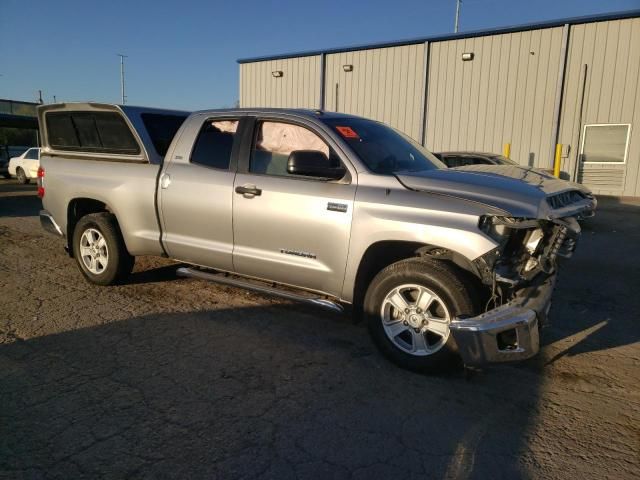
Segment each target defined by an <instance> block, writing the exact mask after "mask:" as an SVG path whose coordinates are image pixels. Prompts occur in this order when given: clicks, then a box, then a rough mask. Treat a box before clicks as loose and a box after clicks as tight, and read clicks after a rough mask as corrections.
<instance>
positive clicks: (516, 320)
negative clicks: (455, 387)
mask: <svg viewBox="0 0 640 480" xmlns="http://www.w3.org/2000/svg"><path fill="white" fill-rule="evenodd" d="M555 280H556V279H555V275H554V276H552V277H549V278H548V279H546V280H545V281H544V282H543V283H541V284H540V285H537V286H532V287H527V288H523V289H522V290H520V291H519V292H518V293H517V295H516V296H515V298H514V299H513V300H511V301H510V302H509V303H507V304H505V305H502V306H500V307H497V308H494V309H493V310H489V311H488V312H486V313H483V314H481V315H478V316H476V317H473V318H464V319H459V318H456V319H455V320H453V321H452V322H451V331H452V333H453V338H454V339H455V341H456V343H457V345H458V351H459V353H460V356H461V357H462V360H463V361H464V363H465V364H467V365H483V364H487V363H498V362H513V361H517V360H524V359H527V358H530V357H532V356H534V355H535V354H536V353H538V350H539V349H540V337H539V332H538V327H539V325H540V324H542V323H544V322H545V321H546V318H547V314H548V313H549V308H550V307H551V295H552V293H553V288H554V286H555Z"/></svg>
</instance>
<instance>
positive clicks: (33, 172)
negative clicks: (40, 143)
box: [9, 148, 40, 184]
mask: <svg viewBox="0 0 640 480" xmlns="http://www.w3.org/2000/svg"><path fill="white" fill-rule="evenodd" d="M39 166H40V149H39V148H30V149H28V150H27V151H26V152H24V153H23V154H22V155H19V156H17V157H13V158H12V159H11V160H9V175H11V176H14V177H16V178H17V179H18V182H20V183H22V184H27V183H29V182H30V181H31V179H35V178H37V177H38V167H39Z"/></svg>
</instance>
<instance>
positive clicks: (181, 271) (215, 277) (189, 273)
mask: <svg viewBox="0 0 640 480" xmlns="http://www.w3.org/2000/svg"><path fill="white" fill-rule="evenodd" d="M176 275H178V276H179V277H188V278H197V279H198V280H207V281H209V282H215V283H221V284H223V285H230V286H232V287H240V288H246V289H248V290H253V291H254V292H259V293H264V294H266V295H273V296H275V297H281V298H286V299H287V300H293V301H295V302H301V303H306V304H307V305H312V306H314V307H320V308H324V309H325V310H330V311H332V312H335V313H343V312H344V308H343V307H342V305H340V304H339V303H336V302H332V301H331V300H327V299H326V298H320V297H305V296H303V295H298V294H296V293H293V292H287V291H284V290H279V289H277V288H273V287H267V286H266V285H257V284H255V283H251V282H249V281H246V280H239V279H235V278H231V277H227V276H223V275H222V274H214V273H208V272H203V271H201V270H195V269H193V268H188V267H180V268H178V270H176Z"/></svg>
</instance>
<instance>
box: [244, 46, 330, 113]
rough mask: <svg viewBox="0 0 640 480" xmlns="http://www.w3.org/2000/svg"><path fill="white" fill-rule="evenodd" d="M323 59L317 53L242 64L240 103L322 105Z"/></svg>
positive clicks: (254, 104)
mask: <svg viewBox="0 0 640 480" xmlns="http://www.w3.org/2000/svg"><path fill="white" fill-rule="evenodd" d="M320 61H321V56H320V55H313V56H308V57H298V58H286V59H279V60H265V61H263V62H255V63H245V64H242V65H240V106H241V107H246V106H250V107H278V108H319V106H320ZM276 71H280V72H282V77H274V76H273V74H272V72H276Z"/></svg>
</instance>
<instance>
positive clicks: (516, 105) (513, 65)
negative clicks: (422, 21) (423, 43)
mask: <svg viewBox="0 0 640 480" xmlns="http://www.w3.org/2000/svg"><path fill="white" fill-rule="evenodd" d="M561 40H562V28H550V29H546V30H531V31H526V32H517V33H509V34H505V35H494V36H487V37H476V38H466V39H462V40H451V41H446V42H438V43H433V44H432V45H431V52H430V63H429V95H428V108H427V112H428V114H427V118H426V133H427V135H426V145H427V147H428V148H430V149H432V150H434V151H440V150H479V151H485V152H501V151H502V149H503V145H504V144H505V143H510V144H511V158H513V159H514V160H516V161H517V162H519V163H521V164H523V165H531V166H538V167H545V168H546V167H550V166H551V165H552V161H553V157H552V140H551V138H552V126H553V114H554V101H555V94H556V84H557V78H558V75H559V72H560V68H561V65H560V63H561V62H560V50H561V48H560V47H561ZM465 52H468V53H473V55H474V58H473V60H472V61H462V54H463V53H465Z"/></svg>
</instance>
